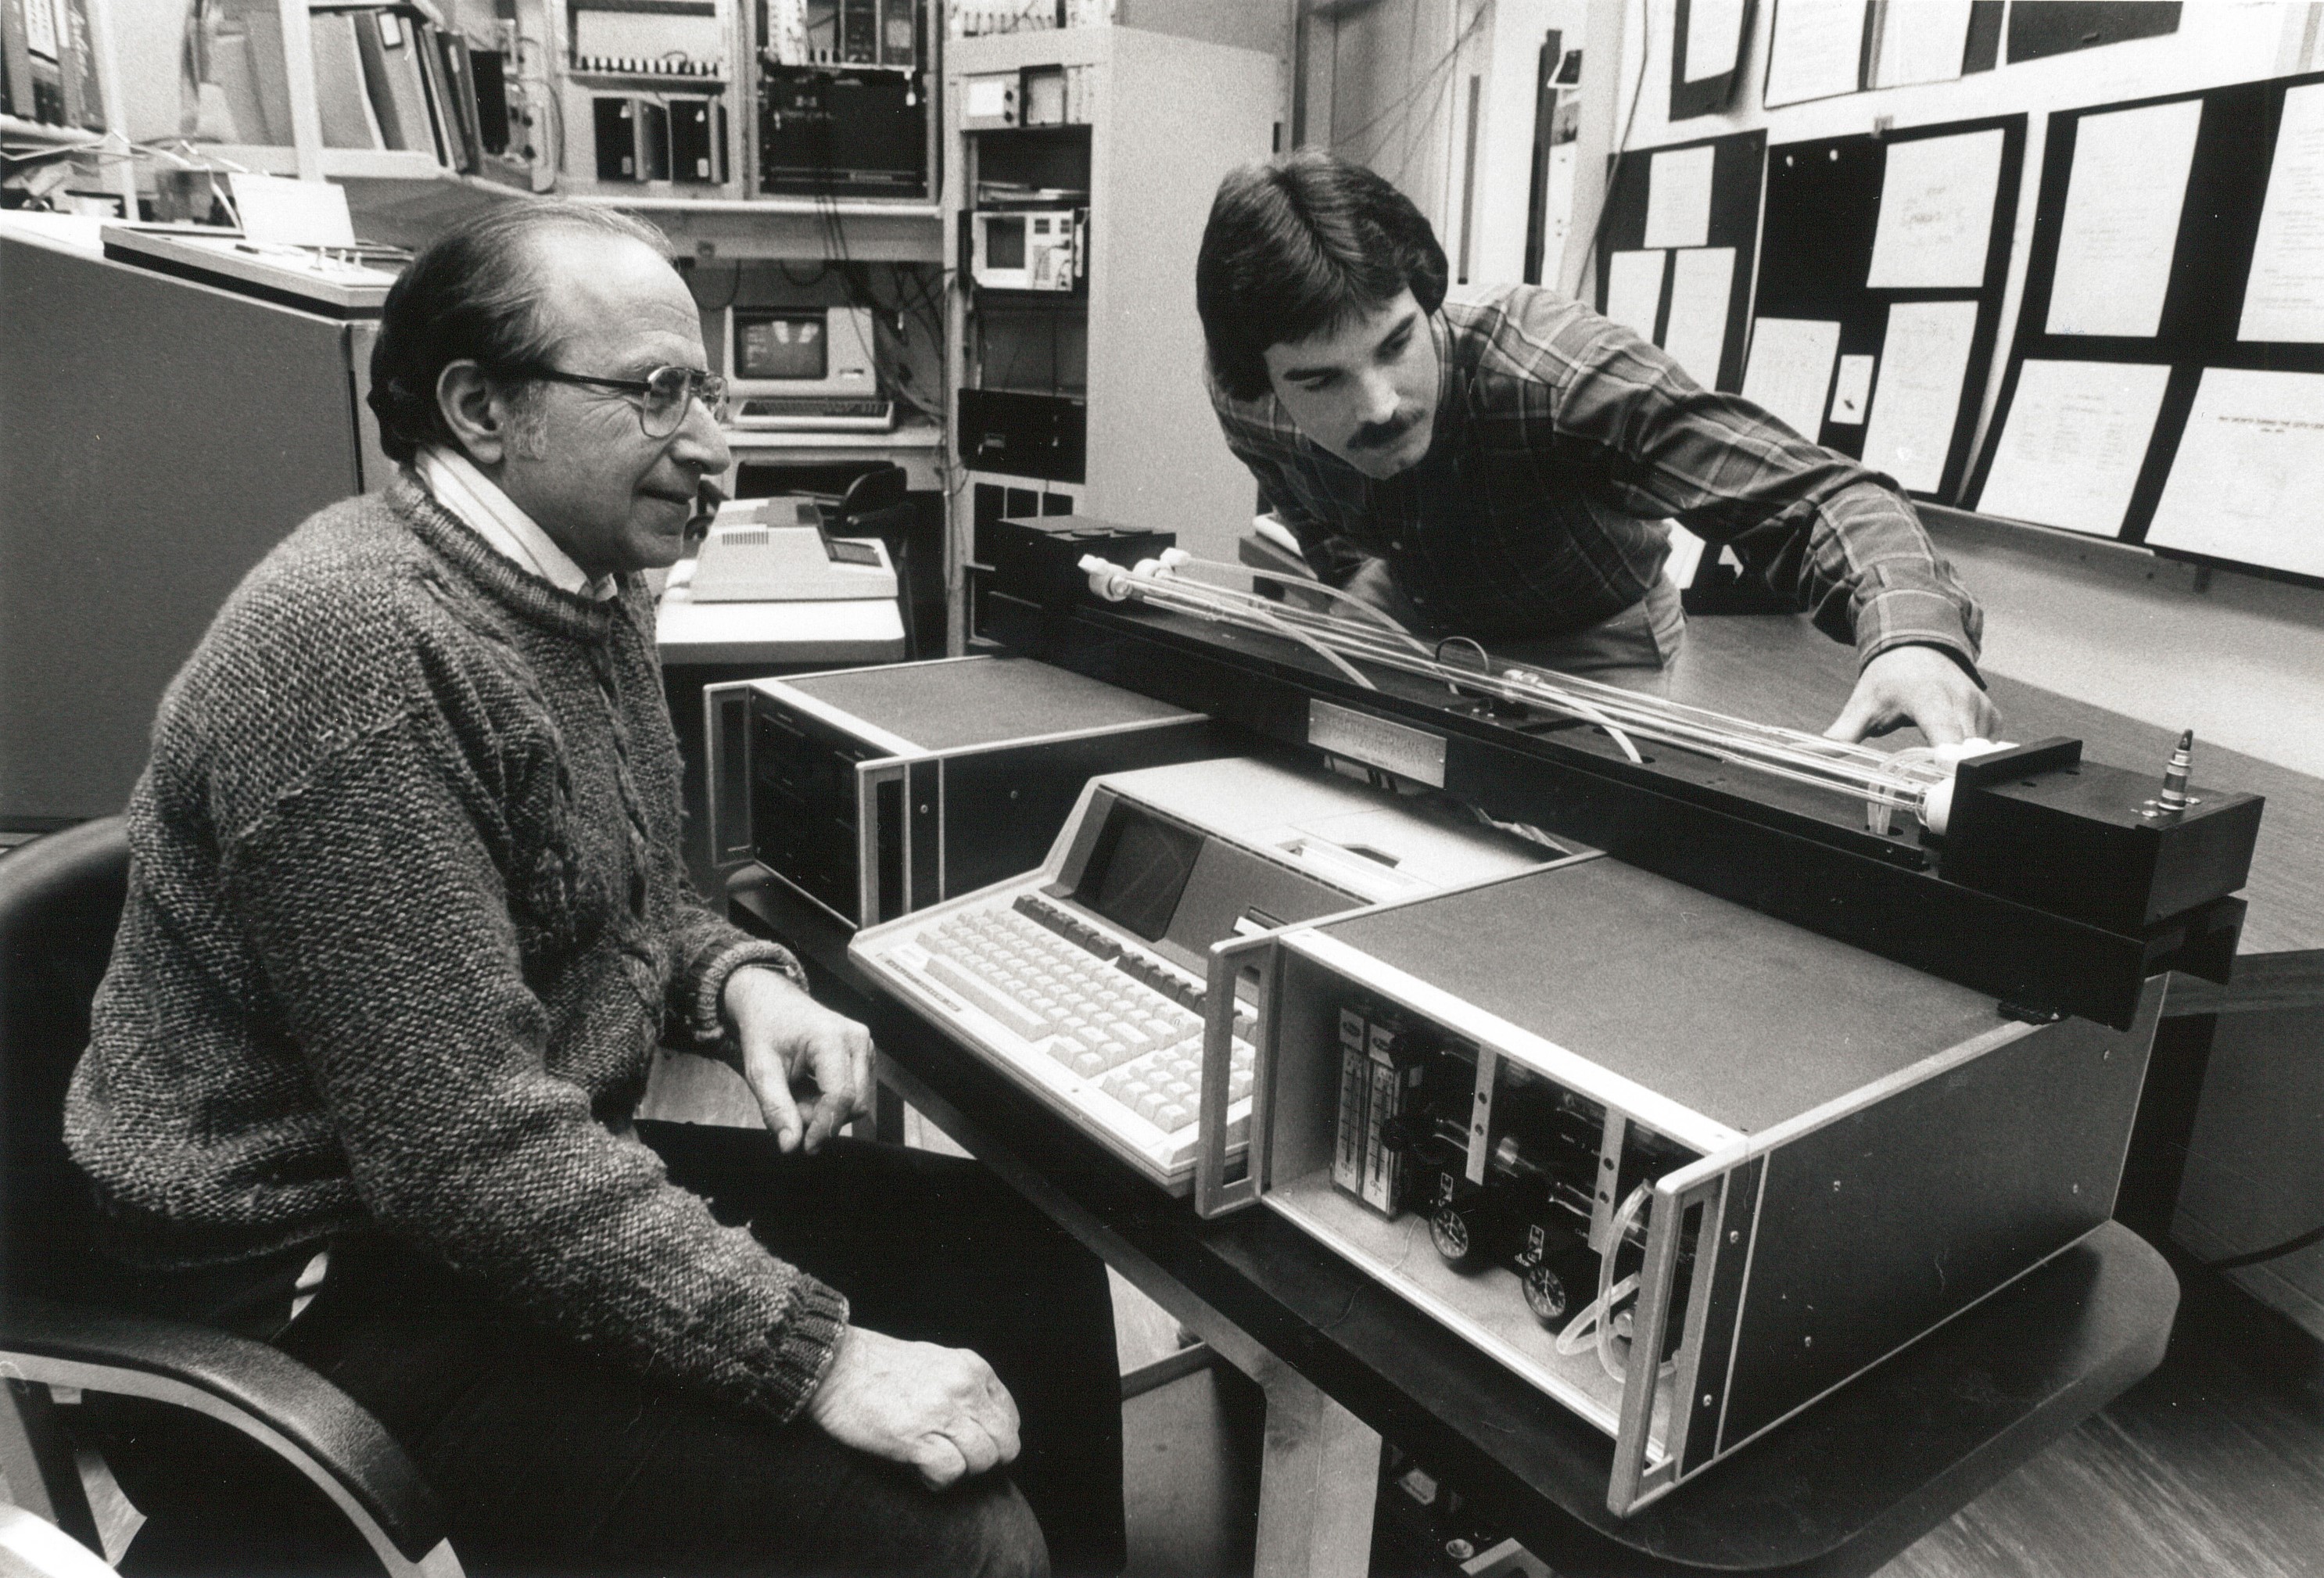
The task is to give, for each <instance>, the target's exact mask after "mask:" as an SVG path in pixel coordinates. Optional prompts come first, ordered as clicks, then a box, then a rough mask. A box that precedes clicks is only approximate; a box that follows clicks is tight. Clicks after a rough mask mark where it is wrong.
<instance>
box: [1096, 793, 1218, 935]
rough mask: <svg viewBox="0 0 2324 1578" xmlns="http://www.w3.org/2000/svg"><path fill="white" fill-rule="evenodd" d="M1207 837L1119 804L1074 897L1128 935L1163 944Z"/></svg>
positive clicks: (1122, 802)
mask: <svg viewBox="0 0 2324 1578" xmlns="http://www.w3.org/2000/svg"><path fill="white" fill-rule="evenodd" d="M1202 850H1203V838H1202V835H1200V834H1198V833H1194V832H1191V831H1189V830H1188V829H1186V828H1184V827H1180V826H1176V825H1175V824H1173V823H1169V822H1166V821H1164V820H1163V819H1162V818H1160V817H1156V816H1154V815H1152V814H1150V813H1149V812H1147V811H1142V810H1140V809H1139V808H1138V807H1135V806H1132V805H1130V804H1129V803H1128V802H1126V801H1116V802H1115V803H1114V807H1113V810H1112V813H1111V815H1109V816H1108V817H1106V819H1105V827H1104V829H1103V831H1102V832H1101V833H1099V835H1098V841H1097V847H1096V848H1094V849H1093V850H1092V851H1091V852H1090V859H1089V864H1088V865H1087V866H1085V867H1084V868H1083V871H1082V878H1081V881H1080V882H1079V883H1078V884H1077V885H1076V887H1075V889H1074V899H1075V900H1078V901H1079V902H1080V903H1082V904H1084V905H1085V906H1086V907H1088V908H1089V909H1093V910H1094V911H1096V912H1097V913H1098V914H1100V915H1102V916H1103V917H1105V918H1107V919H1108V920H1111V921H1112V922H1113V923H1114V924H1115V925H1116V926H1119V927H1121V928H1122V929H1123V930H1125V931H1129V932H1131V933H1133V934H1135V935H1137V936H1139V937H1144V938H1145V939H1146V940H1147V941H1148V942H1154V941H1156V940H1157V939H1158V938H1159V937H1161V936H1162V934H1163V933H1164V932H1165V931H1167V929H1169V926H1170V917H1171V916H1172V915H1173V914H1174V913H1176V910H1177V908H1178V896H1179V895H1180V894H1181V893H1183V892H1185V891H1186V879H1187V878H1188V877H1189V876H1191V875H1193V874H1194V857H1195V856H1196V855H1198V854H1201V853H1202Z"/></svg>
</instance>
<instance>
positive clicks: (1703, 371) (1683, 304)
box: [1663, 246, 1735, 389]
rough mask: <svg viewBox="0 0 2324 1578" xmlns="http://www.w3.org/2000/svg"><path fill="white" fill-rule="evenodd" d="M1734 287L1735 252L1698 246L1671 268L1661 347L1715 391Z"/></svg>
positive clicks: (1680, 255) (1726, 247) (1727, 249)
mask: <svg viewBox="0 0 2324 1578" xmlns="http://www.w3.org/2000/svg"><path fill="white" fill-rule="evenodd" d="M1734 288H1735V249H1734V248H1733V247H1731V246H1698V247H1694V248H1692V249H1691V250H1689V251H1686V252H1682V253H1680V254H1678V257H1677V261H1676V262H1675V263H1673V264H1672V268H1671V304H1670V325H1669V327H1668V328H1665V329H1664V331H1663V349H1665V350H1666V351H1668V352H1669V353H1670V354H1671V360H1673V361H1674V362H1676V363H1677V364H1678V365H1680V366H1682V367H1683V368H1685V369H1686V373H1687V376H1688V377H1690V378H1692V379H1693V380H1694V381H1695V382H1696V383H1700V384H1701V385H1702V386H1703V387H1704V388H1705V389H1716V388H1718V387H1719V361H1720V357H1721V356H1722V355H1725V354H1726V350H1727V305H1728V300H1729V297H1730V295H1731V294H1732V293H1733V291H1734Z"/></svg>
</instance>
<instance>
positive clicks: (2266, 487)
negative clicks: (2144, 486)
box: [2146, 367, 2324, 576]
mask: <svg viewBox="0 0 2324 1578" xmlns="http://www.w3.org/2000/svg"><path fill="white" fill-rule="evenodd" d="M2319 498H2324V374H2316V373H2261V372H2254V371H2251V370H2248V369H2245V368H2240V367H2206V368H2205V369H2203V382H2202V384H2201V385H2200V387H2199V388H2198V389H2197V390H2196V391H2195V403H2194V406H2193V407H2192V409H2190V411H2188V413H2187V431H2186V434H2185V436H2184V437H2182V438H2181V439H2180V440H2179V454H2178V457H2177V458H2175V459H2174V460H2172V463H2171V480H2170V481H2169V482H2168V483H2166V484H2163V501H2162V503H2159V504H2157V505H2156V506H2155V510H2154V521H2153V524H2152V525H2150V526H2148V527H2147V529H2146V540H2147V541H2148V542H2150V543H2153V544H2154V545H2156V546H2157V547H2161V548H2177V549H2185V550H2187V551H2188V552H2190V553H2204V554H2209V555H2211V556H2213V557H2214V558H2231V559H2235V560H2236V561H2238V562H2239V563H2243V564H2250V565H2261V566H2264V567H2265V568H2269V569H2276V570H2290V571H2292V572H2293V573H2295V574H2298V575H2303V576H2324V527H2319V523H2318V520H2317V513H2316V502H2317V500H2319Z"/></svg>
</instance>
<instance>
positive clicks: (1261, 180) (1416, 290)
mask: <svg viewBox="0 0 2324 1578" xmlns="http://www.w3.org/2000/svg"><path fill="white" fill-rule="evenodd" d="M1444 279H1445V268H1444V249H1443V247H1441V246H1439V245H1437V244H1436V233H1435V232H1434V230H1432V229H1430V228H1429V226H1428V221H1427V220H1426V219H1425V218H1424V217H1422V216H1421V212H1420V210H1419V209H1418V208H1414V207H1413V206H1412V199H1411V198H1407V197H1406V196H1405V195H1404V194H1403V193H1402V192H1400V191H1398V190H1397V189H1396V188H1395V187H1393V186H1391V185H1389V184H1388V181H1387V180H1383V179H1382V178H1381V177H1380V176H1379V175H1378V174H1376V173H1375V172H1373V171H1369V170H1367V169H1365V168H1364V167H1363V166H1362V165H1360V164H1351V163H1349V162H1348V161H1345V160H1343V159H1339V158H1336V157H1334V156H1333V155H1332V154H1329V153H1325V152H1321V151H1320V150H1317V149H1313V148H1302V149H1300V150H1298V151H1297V152H1292V153H1286V154H1285V155H1284V156H1283V157H1282V158H1280V159H1272V160H1268V161H1264V162H1261V163H1257V164H1246V165H1244V166H1243V167H1242V168H1241V169H1240V170H1236V171H1229V172H1228V175H1227V178H1226V179H1225V180H1222V181H1221V182H1219V195H1218V196H1217V197H1216V198H1213V200H1212V203H1211V221H1210V223H1209V224H1208V225H1207V226H1203V250H1202V253H1201V254H1200V255H1199V256H1198V257H1197V258H1196V259H1195V262H1194V310H1195V311H1197V312H1199V313H1201V314H1202V318H1203V340H1204V342H1205V343H1206V344H1207V345H1208V346H1209V347H1210V355H1211V376H1212V377H1213V378H1214V379H1216V380H1217V381H1218V384H1219V387H1220V388H1221V389H1223V390H1224V391H1225V392H1227V393H1228V394H1229V395H1231V396H1232V397H1233V398H1234V399H1237V400H1256V399H1258V398H1259V396H1260V395H1262V394H1264V393H1266V392H1267V390H1268V382H1267V362H1266V359H1265V353H1266V351H1267V347H1268V346H1276V345H1283V344H1286V343H1287V342H1289V341H1293V340H1303V339H1305V338H1307V337H1309V336H1310V335H1314V334H1328V333H1330V332H1332V331H1333V330H1334V329H1337V328H1342V327H1343V326H1344V325H1346V324H1347V323H1348V322H1349V321H1350V320H1351V318H1356V317H1358V316H1360V315H1361V314H1363V313H1366V312H1374V311H1378V310H1379V309H1380V308H1382V307H1385V306H1387V305H1388V303H1389V302H1390V301H1393V300H1396V298H1397V293H1398V292H1400V291H1406V290H1409V291H1411V292H1412V298H1413V300H1416V301H1417V302H1418V303H1420V309H1421V310H1422V311H1424V312H1434V311H1435V310H1436V309H1437V308H1439V307H1441V306H1443V303H1444Z"/></svg>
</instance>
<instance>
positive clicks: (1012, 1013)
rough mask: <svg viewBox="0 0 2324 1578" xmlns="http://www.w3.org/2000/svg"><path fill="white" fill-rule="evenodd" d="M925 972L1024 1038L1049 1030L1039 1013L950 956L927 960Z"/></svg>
mask: <svg viewBox="0 0 2324 1578" xmlns="http://www.w3.org/2000/svg"><path fill="white" fill-rule="evenodd" d="M927 973H928V976H929V978H930V979H931V980H934V981H937V982H940V983H943V984H944V985H945V986H946V987H948V988H950V989H951V990H952V991H954V992H957V993H959V994H960V995H961V996H962V997H963V998H965V999H966V1000H967V1001H969V1002H970V1003H971V1004H973V1005H974V1006H975V1007H977V1008H980V1009H982V1010H984V1011H985V1012H986V1013H989V1014H991V1016H992V1017H993V1018H994V1019H996V1020H1000V1021H1001V1023H1002V1024H1004V1025H1007V1026H1008V1027H1009V1028H1010V1029H1012V1030H1015V1031H1016V1032H1017V1033H1018V1034H1019V1035H1020V1036H1022V1037H1024V1038H1025V1039H1027V1040H1028V1041H1037V1040H1039V1039H1041V1038H1043V1037H1044V1036H1047V1034H1048V1033H1049V1026H1048V1024H1047V1021H1045V1020H1042V1019H1041V1018H1040V1016H1039V1015H1037V1014H1036V1013H1034V1012H1033V1011H1032V1010H1030V1009H1028V1008H1026V1007H1024V1006H1023V1005H1022V1004H1020V1003H1019V1002H1018V1001H1016V1000H1015V999H1013V998H1011V997H1010V996H1008V995H1007V994H1005V993H1004V992H1001V991H1000V990H998V989H997V988H995V987H991V986H988V985H987V984H985V983H984V982H983V981H982V979H981V978H979V977H978V976H976V975H973V974H970V973H969V972H968V971H966V970H964V969H962V968H961V967H960V965H958V964H955V963H954V962H953V961H952V960H950V959H945V958H936V959H930V960H929V961H928V972H927Z"/></svg>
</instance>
